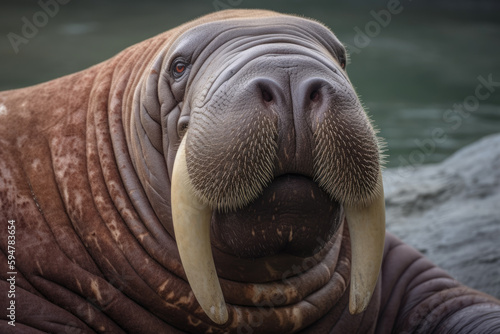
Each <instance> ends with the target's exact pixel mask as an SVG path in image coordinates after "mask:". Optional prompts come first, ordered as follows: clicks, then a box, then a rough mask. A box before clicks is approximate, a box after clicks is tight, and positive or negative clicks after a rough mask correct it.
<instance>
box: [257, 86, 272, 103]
mask: <svg viewBox="0 0 500 334" xmlns="http://www.w3.org/2000/svg"><path fill="white" fill-rule="evenodd" d="M260 92H261V94H262V99H263V100H264V101H266V102H271V101H272V100H273V94H271V92H269V90H267V89H266V88H265V87H262V86H261V87H260Z"/></svg>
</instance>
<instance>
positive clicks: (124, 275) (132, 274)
mask: <svg viewBox="0 0 500 334" xmlns="http://www.w3.org/2000/svg"><path fill="white" fill-rule="evenodd" d="M273 15H278V14H274V13H270V12H253V11H229V12H220V13H216V14H213V15H211V16H208V17H204V18H202V19H200V20H198V21H194V22H190V23H188V24H186V25H183V26H181V27H178V28H175V29H173V30H170V31H168V32H166V33H164V34H161V35H159V36H156V37H154V38H152V39H149V40H147V41H145V42H142V43H140V44H137V45H135V46H132V47H130V48H128V49H126V50H125V51H123V52H121V53H120V54H118V55H117V56H115V57H114V58H112V59H110V60H108V61H106V62H103V63H101V64H98V65H96V66H94V67H92V68H89V69H87V70H85V71H82V72H79V73H76V74H73V75H69V76H66V77H63V78H60V79H56V80H53V81H50V82H47V83H44V84H40V85H37V86H33V87H28V88H24V89H18V90H13V91H6V92H2V93H0V104H1V105H2V106H3V107H2V110H3V111H2V113H0V221H1V224H2V228H1V229H0V240H1V241H0V245H1V249H2V256H1V258H0V268H1V269H0V275H1V277H2V281H1V282H0V287H1V288H0V291H1V295H2V298H1V302H0V309H2V310H3V311H2V312H1V314H0V317H1V319H2V320H1V321H0V331H1V332H2V333H41V332H50V333H94V332H96V333H102V332H107V333H121V332H129V333H183V332H189V333H206V332H212V333H224V332H232V333H252V332H255V333H291V332H300V333H330V332H335V333H390V332H394V333H405V332H406V333H472V332H474V333H493V332H496V331H499V330H500V302H499V301H498V300H496V299H494V298H492V297H490V296H487V295H485V294H482V293H480V292H478V291H475V290H472V289H470V288H467V287H465V286H463V285H461V284H460V283H458V282H457V281H455V280H454V279H453V278H451V277H450V276H449V275H448V274H446V273H445V272H444V271H443V270H441V269H439V268H437V267H436V266H435V265H433V264H432V263H431V262H429V261H428V260H427V259H426V258H425V257H423V256H422V255H421V254H420V253H418V252H417V251H416V250H414V249H413V248H411V247H410V246H408V245H405V244H403V243H402V242H401V241H399V240H398V239H397V238H395V237H394V236H392V235H391V234H389V233H388V234H387V236H386V244H385V251H384V261H383V264H382V270H381V274H380V277H379V281H378V284H377V286H376V289H375V292H374V294H373V297H372V300H371V302H370V305H369V307H368V309H367V310H366V311H365V312H364V313H361V314H359V315H355V316H353V315H351V314H350V313H349V311H348V299H349V298H348V296H349V280H350V278H349V277H350V243H349V233H348V230H347V227H346V226H347V225H345V224H342V223H341V221H342V220H340V221H338V224H339V225H338V226H335V230H334V231H333V232H334V233H333V232H332V233H333V235H331V238H330V239H329V240H328V241H327V242H326V244H325V245H323V244H321V245H319V244H318V245H317V246H324V247H323V248H321V247H319V248H318V249H320V250H319V252H318V253H317V254H314V255H311V254H308V255H304V254H297V256H295V255H288V256H284V257H282V258H280V257H277V256H275V257H272V256H271V257H268V258H263V259H260V260H256V261H253V260H251V259H245V258H242V259H237V258H236V257H235V256H232V255H230V254H228V253H227V252H229V250H230V249H231V247H232V248H237V246H234V245H233V246H231V245H224V244H222V241H221V240H222V239H220V240H214V242H215V243H217V242H219V243H220V244H218V245H217V247H216V248H214V252H215V253H214V258H215V263H216V266H217V269H218V271H219V276H220V277H221V285H222V290H223V292H224V296H225V298H226V302H227V303H228V310H229V321H228V322H227V324H225V325H222V326H217V325H215V324H213V323H212V322H211V321H210V320H209V319H208V318H207V316H206V315H205V314H204V313H203V312H202V310H201V309H200V308H199V306H198V303H197V301H196V299H195V298H194V296H193V295H192V293H191V290H190V287H189V285H188V284H187V282H186V281H185V275H184V272H183V269H182V265H181V263H180V260H179V255H178V252H177V249H176V245H175V240H174V238H173V231H172V226H171V222H170V206H169V202H170V200H169V198H170V194H169V189H170V188H169V185H170V175H171V168H172V163H173V160H174V158H175V153H176V150H177V147H178V145H179V141H180V137H179V135H178V133H177V131H178V129H177V120H178V118H179V114H180V111H181V110H180V108H177V107H176V108H174V109H173V110H162V114H161V116H160V115H158V114H153V115H151V117H150V118H148V117H145V116H144V114H140V113H139V114H140V115H143V116H142V117H143V119H142V120H141V121H142V122H143V123H144V124H146V123H147V124H150V127H149V129H151V128H155V126H156V127H157V129H158V133H157V134H156V136H157V137H156V138H149V141H146V140H144V133H140V131H136V132H134V131H131V130H130V129H131V128H133V126H131V124H134V121H133V118H134V117H135V116H137V115H138V114H137V113H135V112H137V109H134V103H133V101H134V95H135V94H136V87H138V86H141V85H142V86H143V87H146V86H147V85H146V84H145V81H147V83H149V84H153V83H154V82H157V81H158V80H160V79H161V78H162V75H164V74H162V73H158V70H160V71H161V70H164V69H163V68H161V66H160V67H159V65H158V64H155V63H154V61H155V59H161V54H162V52H165V50H168V48H169V47H170V46H171V45H172V43H173V42H175V41H176V40H177V38H178V37H179V36H180V34H181V33H182V32H184V31H186V30H187V29H189V28H191V27H196V26H199V25H200V24H202V23H203V22H209V21H216V20H219V19H224V18H227V17H261V16H273ZM228 24H229V23H228ZM162 50H163V51H162ZM158 55H160V56H158ZM152 62H153V63H152ZM153 86H154V84H153ZM159 86H160V88H159V89H158V90H156V91H155V92H151V91H149V90H148V88H147V87H146V88H144V89H142V92H143V93H150V94H152V95H153V97H150V98H149V99H147V103H149V105H145V106H144V109H145V110H160V109H161V108H159V104H160V101H165V100H169V99H170V100H172V99H173V98H175V97H174V96H172V95H171V93H170V91H169V90H168V88H170V87H169V86H165V85H164V86H161V85H159ZM154 94H158V95H154ZM147 103H146V104H147ZM163 103H165V102H163ZM134 110H135V111H134ZM143 111H144V110H143ZM159 117H160V118H162V119H163V118H168V120H169V124H168V126H167V128H166V129H165V128H164V129H163V131H162V129H161V128H160V126H159V125H158V122H160V120H159ZM155 122H156V123H155ZM151 124H152V125H151ZM155 124H156V125H155ZM162 124H163V123H162ZM158 143H159V146H158ZM155 145H156V146H155ZM134 154H144V155H145V158H144V160H143V163H144V164H145V165H147V166H145V165H141V164H140V163H137V161H135V160H134V162H133V161H132V160H133V159H131V156H132V157H134ZM148 169H149V170H150V174H148V173H146V172H145V171H147V170H148ZM141 175H142V176H141ZM144 175H148V177H146V182H149V184H146V185H145V181H144ZM158 175H160V176H164V179H159V178H157V176H158ZM141 177H143V179H140V178H141ZM291 191H292V192H293V190H291ZM311 191H316V190H314V189H313V190H311ZM320 192H321V191H319V190H318V196H321V194H320ZM271 198H272V196H271ZM303 200H304V201H306V202H307V199H303ZM269 201H270V202H271V200H269ZM300 201H301V200H300ZM300 201H299V202H300ZM151 203H153V204H151ZM294 204H296V203H294ZM280 205H281V204H280ZM154 206H156V208H155V207H154ZM278 206H279V205H278ZM159 208H160V209H159ZM337 209H338V208H337ZM337 209H335V208H333V209H332V210H337ZM339 215H340V213H339ZM339 215H338V216H337V218H338V217H342V216H339ZM273 217H274V216H273ZM226 218H227V219H229V220H231V219H234V217H233V218H231V217H226ZM10 219H15V221H16V222H15V226H16V245H15V246H16V253H15V257H16V269H17V276H16V292H15V294H16V296H15V302H16V322H15V324H16V326H15V327H12V326H9V325H8V324H7V321H8V320H7V318H6V308H7V306H8V304H7V303H8V300H7V299H6V298H5V296H6V291H7V290H8V284H7V282H6V279H7V278H8V275H7V274H6V273H7V272H8V271H10V270H8V269H7V255H8V252H7V228H6V224H7V221H8V220H10ZM273 219H274V218H273ZM338 219H340V218H338ZM221 221H222V219H221ZM214 228H215V229H216V228H217V227H214ZM222 232H223V231H221V232H220V233H222ZM326 232H328V231H326ZM212 233H213V235H214V236H215V237H217V235H218V234H219V232H217V230H214V231H213V232H212ZM266 233H267V232H266ZM269 233H271V232H269ZM311 233H312V232H311ZM314 233H319V232H317V231H316V232H314ZM321 233H325V231H322V232H321ZM327 235H328V234H327ZM236 245H237V243H236ZM312 246H313V245H312V244H311V243H310V242H309V241H308V242H306V243H305V244H303V245H302V246H301V244H300V243H298V244H297V245H295V246H294V247H295V248H294V250H293V252H294V253H300V250H301V247H309V248H311V247H312ZM221 249H225V250H226V251H227V252H222V251H221ZM266 251H269V250H266ZM317 251H318V250H315V251H314V252H317ZM242 252H243V253H245V251H243V250H242ZM249 252H250V254H251V253H252V252H253V251H252V250H250V251H249ZM255 252H258V250H255ZM304 252H305V253H308V252H309V253H311V250H304ZM314 252H313V253H314ZM240 255H241V256H249V254H240ZM300 256H305V258H301V257H300ZM266 266H268V267H272V268H274V269H275V270H276V271H275V272H274V273H271V272H269V271H268V270H267V269H266V268H267V267H266ZM235 267H238V268H240V270H239V271H238V270H235V269H234V268H235ZM306 269H307V271H306V272H305V273H303V274H300V275H295V274H297V273H298V272H300V271H305V270H306ZM273 275H274V276H275V277H273ZM273 279H274V280H275V282H272V281H271V280H273ZM238 280H243V282H238ZM245 280H246V281H254V282H261V283H262V284H261V285H258V286H257V285H252V284H249V283H246V282H245ZM272 291H274V292H273V293H271V292H272ZM245 305H246V306H245ZM277 306H280V307H277Z"/></svg>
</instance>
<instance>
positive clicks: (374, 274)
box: [344, 172, 385, 314]
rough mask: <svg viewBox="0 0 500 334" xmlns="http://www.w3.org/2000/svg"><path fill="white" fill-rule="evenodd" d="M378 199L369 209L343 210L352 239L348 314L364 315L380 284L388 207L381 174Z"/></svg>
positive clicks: (368, 206)
mask: <svg viewBox="0 0 500 334" xmlns="http://www.w3.org/2000/svg"><path fill="white" fill-rule="evenodd" d="M377 187H378V189H377V193H376V197H375V198H374V199H373V201H372V202H371V204H369V205H367V206H362V205H359V206H347V205H345V206H344V209H345V215H346V219H347V224H348V226H349V233H350V235H351V252H352V256H351V259H352V264H351V291H350V295H349V312H350V313H351V314H357V313H360V312H363V311H364V310H365V309H366V307H367V306H368V303H369V302H370V299H371V297H372V294H373V290H374V289H375V285H376V284H377V279H378V275H379V272H380V267H381V265H382V256H383V253H384V239H385V203H384V187H383V184H382V173H381V172H379V179H378V184H377Z"/></svg>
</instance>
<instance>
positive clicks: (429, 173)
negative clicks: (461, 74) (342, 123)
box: [384, 134, 500, 298]
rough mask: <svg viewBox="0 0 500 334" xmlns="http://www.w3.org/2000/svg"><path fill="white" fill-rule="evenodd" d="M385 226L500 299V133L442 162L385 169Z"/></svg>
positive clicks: (446, 268)
mask: <svg viewBox="0 0 500 334" xmlns="http://www.w3.org/2000/svg"><path fill="white" fill-rule="evenodd" d="M384 188H385V197H386V210H387V211H386V218H387V230H388V231H390V232H392V233H394V234H395V235H397V236H398V237H399V238H401V239H402V240H403V241H404V242H406V243H408V244H410V245H412V246H414V247H415V248H417V249H418V250H419V251H420V252H422V253H423V254H425V255H426V256H427V257H428V258H430V259H431V260H432V261H433V262H434V263H436V264H437V265H439V266H440V267H442V268H443V269H445V270H446V271H448V273H450V274H451V275H452V276H453V277H454V278H456V279H457V280H459V281H460V282H462V283H464V284H466V285H468V286H470V287H472V288H475V289H477V290H480V291H483V292H486V293H488V294H490V295H493V296H495V297H497V298H500V134H497V135H492V136H488V137H485V138H483V139H481V140H479V141H478V142H476V143H473V144H471V145H469V146H467V147H465V148H463V149H461V150H459V151H458V152H456V153H455V154H454V155H453V156H451V157H449V158H448V159H447V160H445V161H444V162H442V163H440V164H433V165H422V166H417V167H412V166H407V167H402V168H395V169H387V170H386V171H384Z"/></svg>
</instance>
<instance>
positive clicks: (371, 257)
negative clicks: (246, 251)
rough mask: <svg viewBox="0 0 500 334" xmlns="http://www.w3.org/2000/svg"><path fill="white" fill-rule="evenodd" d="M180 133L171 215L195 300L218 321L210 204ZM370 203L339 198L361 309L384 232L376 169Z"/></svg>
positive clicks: (354, 305) (220, 307)
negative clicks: (192, 175) (200, 192)
mask: <svg viewBox="0 0 500 334" xmlns="http://www.w3.org/2000/svg"><path fill="white" fill-rule="evenodd" d="M186 137H187V136H184V138H183V140H182V142H181V144H180V146H179V150H178V152H177V156H176V159H175V162H174V168H173V176H172V188H171V190H172V197H171V200H172V218H173V225H174V231H175V238H176V241H177V246H178V249H179V254H180V258H181V261H182V265H183V267H184V271H185V273H186V276H187V279H188V282H189V284H190V286H191V289H192V290H193V293H194V295H195V297H196V299H197V300H198V302H199V304H200V306H201V307H202V309H203V310H204V311H205V313H206V314H207V315H208V317H209V318H210V319H211V320H212V321H214V322H215V323H217V324H224V323H225V322H227V320H228V311H227V307H226V304H225V301H224V296H223V294H222V289H221V287H220V283H219V279H218V277H217V272H216V269H215V264H214V260H213V256H212V249H211V243H210V221H211V217H212V213H213V212H212V209H211V207H210V206H209V205H208V204H206V203H205V202H204V201H203V200H202V199H200V198H198V196H196V192H195V189H194V187H193V184H192V181H191V179H190V177H189V173H188V169H187V162H186V149H185V143H186ZM374 194H375V195H374V196H373V197H372V199H371V201H370V202H369V203H366V202H365V201H361V202H360V203H350V202H349V203H341V204H342V205H343V207H344V213H345V217H346V220H347V224H348V226H349V231H350V235H351V252H352V258H351V262H352V267H351V288H350V296H349V311H350V312H351V314H357V313H360V312H362V311H364V310H365V309H366V307H367V306H368V303H369V302H370V299H371V295H372V293H373V290H374V289H375V285H376V282H377V279H378V275H379V271H380V267H381V263H382V255H383V248H384V237H385V204H384V191H383V185H382V174H381V172H380V170H379V173H378V180H377V183H376V189H375V191H374Z"/></svg>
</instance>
